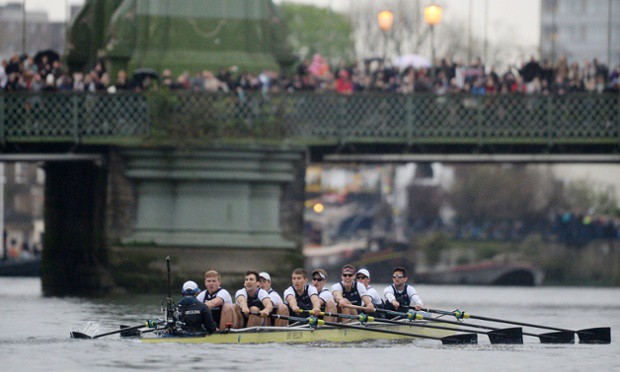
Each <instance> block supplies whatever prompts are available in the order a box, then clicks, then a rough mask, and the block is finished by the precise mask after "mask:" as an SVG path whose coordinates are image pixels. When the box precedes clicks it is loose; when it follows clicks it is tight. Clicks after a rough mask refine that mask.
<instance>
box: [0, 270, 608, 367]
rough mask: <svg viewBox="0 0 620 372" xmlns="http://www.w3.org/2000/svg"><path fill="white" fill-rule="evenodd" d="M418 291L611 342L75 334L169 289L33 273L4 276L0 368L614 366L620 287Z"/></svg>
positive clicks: (444, 302)
mask: <svg viewBox="0 0 620 372" xmlns="http://www.w3.org/2000/svg"><path fill="white" fill-rule="evenodd" d="M377 287H378V288H379V287H381V286H377ZM379 289H381V288H379ZM417 289H418V291H419V292H420V294H421V295H422V298H423V299H424V301H425V303H426V304H427V305H429V306H432V307H436V308H445V309H453V308H456V307H459V308H460V309H464V310H467V311H469V312H470V313H472V314H477V315H483V316H489V317H495V318H502V319H513V320H520V321H523V322H527V323H533V324H548V325H554V326H558V327H563V328H569V329H582V328H591V327H598V326H610V327H611V332H612V343H611V344H610V345H580V344H575V345H541V344H540V343H539V341H538V339H537V338H533V337H527V336H524V337H525V345H510V346H506V345H504V346H498V345H490V344H489V342H488V339H487V338H486V336H483V335H481V336H480V338H479V340H480V344H479V345H475V346H456V347H455V346H442V345H441V343H440V342H438V341H433V340H420V341H417V340H416V341H413V342H411V343H405V344H389V343H364V344H351V345H310V346H309V345H277V344H270V345H207V344H203V345H185V344H143V343H140V342H138V341H135V340H121V339H120V338H118V337H117V336H108V337H102V338H99V339H96V340H73V339H70V337H69V332H70V331H71V330H76V331H83V330H84V329H85V327H86V326H87V325H88V324H91V325H93V326H98V327H99V329H98V332H106V331H111V330H116V329H118V326H119V324H129V325H134V324H140V323H142V322H143V321H144V320H145V319H149V318H155V317H158V316H159V315H160V314H159V302H160V300H161V299H162V298H163V297H165V294H164V295H162V298H154V297H147V296H138V297H124V298H115V299H106V300H84V299H59V298H44V297H42V296H41V290H40V280H39V279H30V278H24V279H22V278H20V279H13V278H0V370H2V371H83V370H89V371H103V370H131V369H143V370H169V371H171V370H175V371H188V370H213V371H221V370H226V371H250V370H251V371H264V370H270V371H286V370H295V371H332V370H334V371H337V370H343V368H344V370H346V371H356V372H359V371H379V370H386V369H388V368H389V370H391V371H409V370H424V371H427V370H428V369H431V370H432V371H433V372H434V371H474V370H475V371H478V372H479V371H489V370H491V371H586V370H588V371H591V372H593V371H614V370H616V371H620V343H619V342H618V330H620V288H613V289H609V288H498V287H461V286H431V285H419V286H417ZM494 325H496V324H494ZM526 330H527V331H531V332H533V333H540V332H544V331H543V330H537V329H532V328H527V329H526ZM98 332H97V331H96V332H95V333H98Z"/></svg>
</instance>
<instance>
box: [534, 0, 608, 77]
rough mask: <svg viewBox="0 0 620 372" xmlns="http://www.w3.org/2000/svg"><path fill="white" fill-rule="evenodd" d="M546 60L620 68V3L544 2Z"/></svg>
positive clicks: (594, 0)
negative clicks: (563, 55) (565, 60)
mask: <svg viewBox="0 0 620 372" xmlns="http://www.w3.org/2000/svg"><path fill="white" fill-rule="evenodd" d="M541 7H542V9H541V40H540V48H541V55H542V58H549V59H551V60H552V61H555V60H557V58H558V57H559V56H561V55H562V54H565V55H566V57H567V58H568V60H569V61H571V62H579V63H580V64H581V63H582V62H583V61H585V60H588V61H590V62H591V61H592V60H593V59H594V58H596V59H598V61H599V62H601V63H603V64H606V65H608V66H610V67H611V68H613V67H615V66H618V65H620V0H542V1H541Z"/></svg>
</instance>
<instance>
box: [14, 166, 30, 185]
mask: <svg viewBox="0 0 620 372" xmlns="http://www.w3.org/2000/svg"><path fill="white" fill-rule="evenodd" d="M27 181H28V165H27V164H24V163H15V183H17V184H24V183H26V182H27Z"/></svg>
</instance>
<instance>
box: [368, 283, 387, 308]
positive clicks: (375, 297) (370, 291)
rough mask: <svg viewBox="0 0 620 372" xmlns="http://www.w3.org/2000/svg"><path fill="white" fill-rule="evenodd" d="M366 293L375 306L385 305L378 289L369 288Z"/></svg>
mask: <svg viewBox="0 0 620 372" xmlns="http://www.w3.org/2000/svg"><path fill="white" fill-rule="evenodd" d="M366 292H367V293H368V295H369V296H370V297H371V298H372V303H373V305H383V301H382V300H381V296H379V292H377V290H376V289H374V288H373V287H372V286H368V288H366Z"/></svg>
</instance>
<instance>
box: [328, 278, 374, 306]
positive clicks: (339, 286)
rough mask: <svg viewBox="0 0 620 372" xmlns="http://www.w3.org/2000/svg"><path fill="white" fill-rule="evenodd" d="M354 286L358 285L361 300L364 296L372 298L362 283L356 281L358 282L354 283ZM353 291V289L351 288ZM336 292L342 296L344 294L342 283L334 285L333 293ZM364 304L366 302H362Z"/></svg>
mask: <svg viewBox="0 0 620 372" xmlns="http://www.w3.org/2000/svg"><path fill="white" fill-rule="evenodd" d="M354 284H356V287H355V288H356V289H357V293H359V295H360V300H361V299H362V297H364V296H370V295H369V294H368V291H367V290H366V287H365V286H364V285H363V284H362V283H360V282H357V281H356V282H354ZM351 289H353V288H351ZM335 291H339V292H340V294H344V287H343V285H342V283H336V284H334V285H332V293H333V292H335ZM363 304H364V301H363V300H362V305H363Z"/></svg>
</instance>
